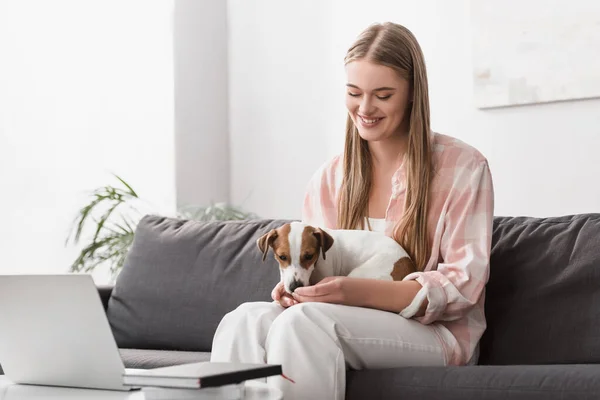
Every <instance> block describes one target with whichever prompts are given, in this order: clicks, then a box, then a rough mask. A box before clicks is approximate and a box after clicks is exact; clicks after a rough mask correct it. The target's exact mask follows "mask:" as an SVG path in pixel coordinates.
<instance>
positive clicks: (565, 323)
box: [98, 214, 600, 400]
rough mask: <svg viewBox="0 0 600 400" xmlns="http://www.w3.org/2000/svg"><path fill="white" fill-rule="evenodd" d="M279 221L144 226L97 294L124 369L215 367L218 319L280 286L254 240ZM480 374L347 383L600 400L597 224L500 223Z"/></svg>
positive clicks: (395, 372) (376, 395) (398, 374)
mask: <svg viewBox="0 0 600 400" xmlns="http://www.w3.org/2000/svg"><path fill="white" fill-rule="evenodd" d="M284 222H286V221H283V220H250V221H231V222H210V223H201V222H197V221H184V220H178V219H171V218H165V217H160V216H151V215H149V216H146V217H144V219H143V220H142V221H141V222H140V224H139V225H138V228H137V231H136V236H135V240H134V243H133V246H132V248H131V250H130V252H129V255H128V258H127V261H126V264H125V267H124V269H123V271H122V272H121V274H120V275H119V278H118V280H117V282H116V285H115V286H114V287H99V288H98V290H99V293H100V296H101V298H102V300H103V303H104V306H105V308H106V314H107V317H108V320H109V322H110V324H111V327H112V330H113V333H114V336H115V339H116V342H117V344H118V346H119V348H121V352H122V357H123V360H124V362H125V365H126V366H127V367H138V368H148V367H158V366H165V365H173V364H178V363H186V362H193V361H203V360H208V359H209V355H210V350H211V342H212V337H213V334H214V331H215V329H216V327H217V324H218V323H219V320H220V319H221V317H222V316H223V315H224V314H225V313H227V312H228V311H230V310H233V309H234V308H235V307H237V306H238V305H239V304H241V303H242V302H245V301H269V300H270V291H271V289H272V288H273V286H274V285H275V283H276V282H277V280H278V279H279V272H278V269H277V266H276V263H275V260H274V259H273V258H272V257H267V260H266V261H265V262H262V260H261V254H260V253H259V251H258V250H257V247H256V239H257V238H258V237H259V236H260V235H261V234H263V233H264V232H266V231H267V230H269V229H271V228H274V227H277V226H279V225H280V224H282V223H284ZM486 290H487V291H486V316H487V320H488V327H487V330H486V332H485V334H484V337H483V338H482V340H481V353H480V359H479V365H477V366H470V367H448V368H433V367H426V368H424V367H420V368H396V369H386V370H361V371H348V379H347V396H346V397H347V399H356V400H358V399H360V400H363V399H404V400H406V399H470V398H473V399H540V400H542V399H543V400H548V399H597V398H600V365H599V364H598V363H599V362H600V214H585V215H575V216H564V217H555V218H527V217H496V218H494V235H493V245H492V260H491V276H490V280H489V282H488V285H487V289H486Z"/></svg>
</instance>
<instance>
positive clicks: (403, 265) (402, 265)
mask: <svg viewBox="0 0 600 400" xmlns="http://www.w3.org/2000/svg"><path fill="white" fill-rule="evenodd" d="M416 271H417V269H416V267H415V263H414V262H413V261H412V260H411V259H410V258H408V257H402V258H401V259H399V260H398V261H396V262H395V263H394V269H392V273H391V274H390V275H391V276H392V279H393V280H395V281H401V280H402V279H404V277H405V276H406V275H408V274H410V273H413V272H416Z"/></svg>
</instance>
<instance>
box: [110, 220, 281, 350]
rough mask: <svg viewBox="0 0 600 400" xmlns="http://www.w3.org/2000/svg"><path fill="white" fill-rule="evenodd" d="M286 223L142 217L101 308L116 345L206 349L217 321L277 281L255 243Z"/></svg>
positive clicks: (260, 297) (261, 296) (264, 296)
mask: <svg viewBox="0 0 600 400" xmlns="http://www.w3.org/2000/svg"><path fill="white" fill-rule="evenodd" d="M285 222H287V221H277V220H251V221H248V220H246V221H217V222H199V221H191V220H189V221H188V220H181V219H176V218H167V217H160V216H152V215H147V216H145V217H144V218H143V219H142V220H141V221H140V222H139V224H138V226H137V228H136V233H135V237H134V241H133V244H132V246H131V248H130V250H129V254H128V255H127V259H126V261H125V265H124V267H123V269H122V271H121V272H120V274H119V276H118V278H117V281H116V283H115V287H114V289H113V292H112V296H111V297H110V300H109V304H108V309H107V311H106V314H107V317H108V320H109V323H110V325H111V328H112V330H113V333H114V336H115V340H116V342H117V344H118V346H119V347H121V348H138V349H157V350H182V351H210V350H211V345H212V338H213V335H214V332H215V330H216V328H217V325H218V324H219V322H220V320H221V318H222V317H223V316H224V315H225V314H226V313H227V312H229V311H232V310H233V309H235V308H236V307H237V306H238V305H240V304H242V303H244V302H247V301H270V300H271V296H270V295H271V290H272V289H273V287H274V286H275V285H276V284H277V282H278V281H279V269H278V266H277V263H276V261H275V259H274V258H273V257H267V259H266V260H265V261H264V262H263V261H262V254H261V253H260V251H259V250H258V247H257V245H256V240H257V239H258V238H259V236H260V235H262V234H264V233H266V232H268V231H269V230H270V229H272V228H276V227H278V226H279V225H281V224H283V223H285Z"/></svg>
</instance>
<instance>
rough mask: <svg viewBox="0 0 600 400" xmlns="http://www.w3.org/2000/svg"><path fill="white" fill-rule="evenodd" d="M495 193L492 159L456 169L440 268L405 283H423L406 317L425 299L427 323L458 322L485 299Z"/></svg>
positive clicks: (411, 314) (409, 277) (411, 275)
mask: <svg viewBox="0 0 600 400" xmlns="http://www.w3.org/2000/svg"><path fill="white" fill-rule="evenodd" d="M493 212H494V193H493V184H492V177H491V173H490V170H489V166H488V164H487V161H479V162H478V163H477V164H476V165H475V166H471V167H467V166H462V167H458V168H456V171H455V176H454V182H453V185H452V188H451V190H450V194H449V201H448V208H447V212H446V215H445V219H444V221H445V228H444V232H443V233H442V236H441V242H440V256H441V258H442V260H443V261H442V262H440V263H438V264H437V269H434V270H430V271H425V272H416V273H413V274H410V275H408V276H406V277H405V278H404V279H405V280H416V281H417V282H419V283H420V284H421V285H422V289H421V290H420V291H419V293H418V294H417V296H415V299H414V300H413V303H411V304H410V305H409V306H408V307H407V308H406V309H404V310H403V311H402V312H401V313H400V315H402V316H404V317H406V318H412V317H414V316H415V314H416V311H417V310H418V309H419V308H420V306H421V305H422V303H423V302H424V301H425V299H427V300H428V305H427V308H426V311H425V315H424V316H421V317H415V319H416V320H418V321H420V322H421V323H424V324H429V323H433V322H435V321H455V320H458V319H460V318H462V317H464V316H465V315H466V314H467V313H468V312H469V311H470V310H471V309H472V308H473V307H474V306H475V305H476V304H477V302H478V301H479V299H480V296H481V294H482V292H483V288H484V287H485V284H486V283H487V279H488V276H489V260H490V252H491V240H492V219H493Z"/></svg>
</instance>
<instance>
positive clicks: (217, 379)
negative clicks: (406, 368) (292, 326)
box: [123, 362, 282, 389]
mask: <svg viewBox="0 0 600 400" xmlns="http://www.w3.org/2000/svg"><path fill="white" fill-rule="evenodd" d="M281 374H282V369H281V365H275V364H247V363H226V362H199V363H191V364H182V365H174V366H171V367H161V368H152V369H147V370H135V371H128V373H127V374H124V375H123V384H125V385H130V386H136V387H144V386H153V387H167V388H191V389H194V388H195V389H200V388H207V387H216V386H223V385H231V384H236V383H240V382H243V381H247V380H250V379H259V378H266V377H268V376H273V375H281Z"/></svg>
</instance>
